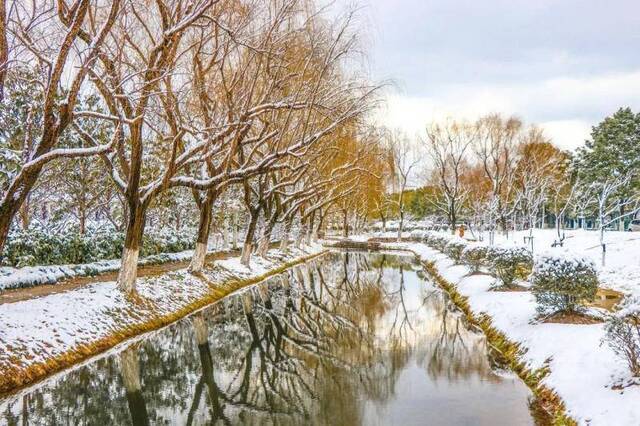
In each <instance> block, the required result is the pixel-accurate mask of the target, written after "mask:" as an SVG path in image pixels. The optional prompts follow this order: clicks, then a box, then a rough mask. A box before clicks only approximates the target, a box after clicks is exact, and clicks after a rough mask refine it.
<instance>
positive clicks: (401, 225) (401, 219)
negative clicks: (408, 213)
mask: <svg viewBox="0 0 640 426" xmlns="http://www.w3.org/2000/svg"><path fill="white" fill-rule="evenodd" d="M403 228H404V208H402V207H401V208H400V225H399V226H398V242H400V241H402V230H403Z"/></svg>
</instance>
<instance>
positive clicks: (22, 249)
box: [2, 227, 195, 267]
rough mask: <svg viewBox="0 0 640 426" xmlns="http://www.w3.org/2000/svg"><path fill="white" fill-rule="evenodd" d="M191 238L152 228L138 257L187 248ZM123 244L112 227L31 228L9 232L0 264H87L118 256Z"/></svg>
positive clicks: (189, 246)
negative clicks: (102, 228)
mask: <svg viewBox="0 0 640 426" xmlns="http://www.w3.org/2000/svg"><path fill="white" fill-rule="evenodd" d="M194 239H195V232H176V231H174V230H165V231H160V232H153V231H152V232H150V233H148V234H145V235H144V237H143V240H142V248H141V256H150V255H156V254H160V253H176V252H179V251H184V250H189V249H192V248H193V247H194ZM123 246H124V233H123V232H119V231H116V230H114V229H105V230H90V231H89V232H87V233H86V234H85V235H80V233H79V232H78V231H77V230H75V229H64V230H62V231H52V230H47V229H41V228H36V227H34V228H31V229H29V230H27V231H17V232H12V233H11V234H10V235H9V238H8V239H7V242H6V244H5V247H4V250H3V253H2V263H3V264H4V265H9V266H16V267H24V266H35V265H65V264H79V263H90V262H96V261H98V260H108V259H117V258H119V257H120V256H121V255H122V248H123Z"/></svg>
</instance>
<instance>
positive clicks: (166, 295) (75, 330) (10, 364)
mask: <svg viewBox="0 0 640 426" xmlns="http://www.w3.org/2000/svg"><path fill="white" fill-rule="evenodd" d="M322 250H323V249H322V247H321V246H319V245H313V246H308V247H306V248H305V250H304V251H303V250H298V249H291V250H289V251H288V252H287V253H286V254H285V253H282V252H281V251H279V250H272V251H269V255H268V258H267V259H263V258H260V257H257V256H256V257H254V258H253V259H252V260H251V268H250V269H249V268H247V267H246V266H244V265H241V264H240V261H239V259H238V258H230V259H226V260H219V261H215V262H213V263H212V264H210V265H209V266H208V267H207V268H206V270H205V272H204V274H203V277H202V278H198V277H195V276H193V275H191V274H189V273H188V272H187V271H186V270H178V271H175V272H170V273H167V274H164V275H161V276H156V277H146V278H139V279H138V282H137V290H138V293H139V295H140V296H141V298H140V300H139V301H137V302H133V301H131V300H129V299H128V298H126V297H125V296H124V294H123V293H122V292H120V291H119V290H118V289H117V287H116V283H115V282H102V283H94V284H89V285H86V286H84V287H82V288H79V289H75V290H72V291H67V292H63V293H58V294H51V295H48V296H45V297H41V298H37V299H31V300H24V301H20V302H15V303H7V304H3V305H1V306H0V324H2V327H0V391H2V390H7V388H8V387H11V386H15V385H16V384H19V383H17V382H16V380H17V381H19V380H20V379H22V378H25V377H28V376H29V375H34V376H38V375H42V374H43V373H49V372H52V371H55V370H57V369H59V367H55V365H56V363H57V362H58V361H60V360H62V359H63V358H67V359H66V361H64V363H65V364H69V363H70V362H71V361H72V362H76V361H79V360H81V359H82V358H85V357H86V356H87V355H91V354H93V353H92V352H95V347H96V345H97V346H98V347H99V350H104V349H107V348H108V347H110V346H112V345H113V343H114V341H115V343H117V341H119V340H122V339H123V338H126V337H131V336H133V335H135V334H138V333H140V332H143V331H148V330H149V329H151V328H154V327H153V326H149V324H152V325H155V328H157V326H160V325H163V324H166V323H168V322H171V321H173V320H175V319H177V318H176V316H183V315H185V314H188V313H190V311H191V310H193V309H197V308H198V307H201V306H204V304H207V303H209V302H212V301H214V300H216V299H218V298H220V297H222V296H224V295H226V294H229V293H230V292H232V291H234V290H236V289H237V288H239V287H240V286H242V283H243V281H244V282H246V281H247V280H251V279H258V278H260V277H262V276H264V275H265V274H267V273H268V272H269V271H272V270H275V269H278V268H280V267H282V266H284V265H285V264H287V263H290V262H292V261H295V260H296V259H300V258H303V257H307V256H310V255H313V254H316V253H319V252H320V251H322ZM229 283H234V284H233V285H230V284H229ZM68 357H70V358H71V359H68ZM45 363H46V364H48V366H47V367H46V368H45V367H44V365H45ZM63 366H64V365H63ZM41 369H45V370H46V371H42V370H41ZM27 371H29V372H30V374H29V375H25V372H27ZM33 378H34V377H30V380H32V379H33Z"/></svg>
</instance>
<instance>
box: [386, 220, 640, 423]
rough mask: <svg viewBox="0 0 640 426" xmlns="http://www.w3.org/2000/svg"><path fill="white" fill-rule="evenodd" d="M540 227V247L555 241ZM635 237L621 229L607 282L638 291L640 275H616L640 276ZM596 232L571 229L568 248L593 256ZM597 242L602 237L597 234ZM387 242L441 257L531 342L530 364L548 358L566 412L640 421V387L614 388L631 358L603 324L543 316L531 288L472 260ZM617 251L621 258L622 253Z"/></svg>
mask: <svg viewBox="0 0 640 426" xmlns="http://www.w3.org/2000/svg"><path fill="white" fill-rule="evenodd" d="M538 234H539V237H540V238H539V240H537V241H538V242H537V244H538V246H539V247H542V246H543V243H542V242H541V241H542V240H543V239H544V238H550V240H551V241H553V238H551V232H547V231H540V232H539V233H538ZM537 236H538V235H537ZM635 236H636V235H634V234H621V235H619V237H620V241H618V245H617V246H616V244H611V246H610V247H611V250H610V252H609V253H608V255H610V256H611V257H610V261H609V263H608V265H607V267H606V268H605V269H604V270H603V271H602V272H603V276H604V277H606V278H607V281H606V284H607V285H609V286H611V287H613V288H618V289H621V290H626V291H629V292H633V293H637V292H638V289H637V286H638V281H637V280H636V281H635V283H633V282H627V283H625V282H624V280H625V278H626V277H625V276H623V275H620V274H616V273H615V269H614V268H616V267H618V268H621V269H622V270H624V271H625V272H623V273H625V274H626V273H630V272H634V273H635V274H636V275H635V277H638V276H639V275H637V274H638V272H639V271H640V266H639V265H638V257H639V256H640V253H639V252H640V250H638V249H639V248H640V242H638V241H636V240H635V238H634V237H635ZM610 237H611V236H610ZM593 238H594V237H592V236H591V234H590V233H588V232H585V231H578V232H575V233H572V238H570V239H569V238H568V239H567V244H566V247H565V249H568V250H571V249H572V247H575V250H576V251H579V252H581V253H584V254H587V255H589V256H591V255H592V249H591V247H592V246H593V245H595V244H592V242H593ZM520 241H521V240H520ZM595 241H596V243H597V235H596V236H595ZM610 241H613V238H611V240H610ZM511 243H514V242H513V241H512V242H511ZM385 246H386V247H390V248H405V249H410V250H412V251H413V252H415V253H416V254H418V255H419V256H420V257H421V259H422V260H424V261H432V262H435V266H436V267H437V269H438V270H439V271H440V274H441V275H442V276H443V277H444V278H445V279H446V280H448V281H449V282H451V283H453V284H455V285H456V287H457V289H458V291H459V292H460V293H461V294H463V295H464V296H467V297H468V298H469V304H470V306H471V309H472V310H473V311H474V313H475V314H479V313H481V312H485V313H487V314H489V315H490V316H491V318H492V322H493V325H494V326H495V327H496V328H497V329H499V330H500V331H502V332H503V333H505V334H506V335H507V336H508V337H509V338H510V339H511V340H512V341H515V342H519V343H520V344H521V345H522V347H523V348H526V349H527V351H526V353H525V355H524V359H523V361H525V362H526V363H527V365H528V366H529V367H530V368H531V369H537V368H541V367H543V366H545V363H548V365H549V367H550V373H549V375H548V376H547V377H546V378H545V379H544V380H543V383H544V384H545V385H546V386H548V387H549V388H551V389H553V390H555V391H556V392H557V393H558V395H559V396H560V397H561V398H562V399H563V401H564V402H565V404H566V408H567V414H569V415H570V416H571V417H572V418H574V419H576V420H577V421H578V422H579V423H580V424H588V425H638V424H640V386H633V387H628V388H626V389H624V391H615V390H612V389H611V387H610V386H611V384H612V383H613V382H614V380H616V379H618V378H620V377H624V376H628V375H629V373H628V369H627V366H626V363H625V361H624V360H622V359H619V358H618V357H616V356H615V354H614V353H613V352H612V351H611V349H610V348H609V347H608V346H607V345H606V344H602V338H603V337H604V326H603V324H590V325H574V324H550V323H540V322H537V321H536V319H535V318H536V309H535V308H536V302H535V299H534V297H533V295H532V294H531V293H530V292H499V291H491V290H490V287H491V285H492V283H493V282H494V281H495V278H493V277H491V276H488V275H469V269H468V268H467V267H466V266H460V265H455V264H454V262H453V261H452V260H451V259H449V258H448V257H447V256H445V255H444V254H442V253H440V252H438V251H436V250H434V249H431V248H429V247H428V246H426V245H425V244H422V243H394V244H387V245H385ZM614 247H616V248H615V249H614ZM634 247H635V250H634V249H633V248H634ZM545 248H546V247H545ZM595 250H596V252H595V254H594V256H596V257H597V256H598V255H599V253H598V252H597V249H595ZM616 257H619V258H618V259H615V258H616ZM623 258H624V260H623ZM614 259H615V260H614ZM625 262H629V263H632V264H626V263H625ZM614 265H617V266H614Z"/></svg>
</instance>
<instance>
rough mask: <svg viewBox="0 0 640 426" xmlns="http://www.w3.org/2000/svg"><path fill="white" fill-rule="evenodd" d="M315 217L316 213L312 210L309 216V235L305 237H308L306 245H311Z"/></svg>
mask: <svg viewBox="0 0 640 426" xmlns="http://www.w3.org/2000/svg"><path fill="white" fill-rule="evenodd" d="M315 218H316V213H315V212H312V213H311V216H309V219H308V223H307V235H306V237H305V238H306V241H305V244H306V245H311V237H312V234H313V233H314V232H313V229H314V228H313V223H314V222H315Z"/></svg>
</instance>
